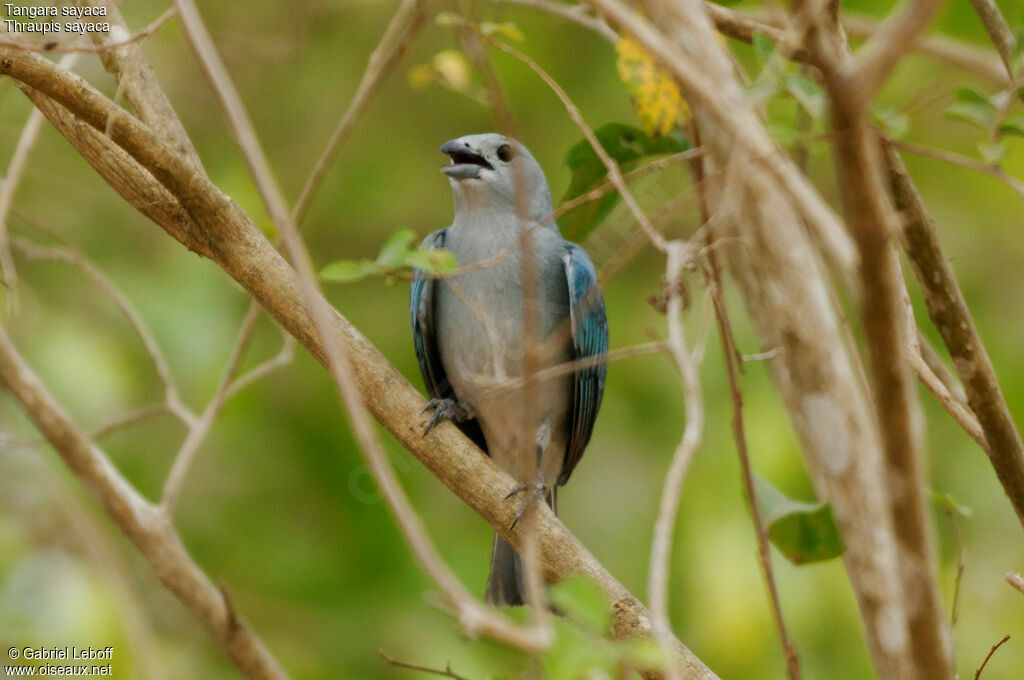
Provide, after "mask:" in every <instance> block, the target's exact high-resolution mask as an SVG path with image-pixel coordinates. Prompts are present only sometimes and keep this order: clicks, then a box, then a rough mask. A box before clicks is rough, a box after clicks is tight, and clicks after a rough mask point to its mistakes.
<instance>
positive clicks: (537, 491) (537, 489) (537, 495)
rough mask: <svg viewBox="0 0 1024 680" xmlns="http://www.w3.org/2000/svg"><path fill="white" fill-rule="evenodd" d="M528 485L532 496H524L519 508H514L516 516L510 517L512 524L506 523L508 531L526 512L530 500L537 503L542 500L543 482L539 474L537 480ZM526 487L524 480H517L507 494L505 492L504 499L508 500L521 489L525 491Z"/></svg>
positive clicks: (513, 527)
mask: <svg viewBox="0 0 1024 680" xmlns="http://www.w3.org/2000/svg"><path fill="white" fill-rule="evenodd" d="M530 486H531V487H532V490H533V497H532V498H531V497H530V496H526V497H525V498H523V502H522V503H520V505H519V509H518V510H516V516H515V517H514V518H513V519H512V524H509V525H508V530H509V531H512V530H513V529H515V528H516V524H519V520H521V519H522V518H523V515H524V514H526V508H527V507H528V506H529V505H530V501H531V500H534V501H536V502H537V503H538V504H540V503H541V502H543V501H544V483H543V481H542V480H541V478H540V475H538V476H537V481H536V482H535V483H534V484H531V485H530ZM526 489H527V484H526V483H525V482H519V483H518V484H516V485H515V486H514V487H512V490H511V491H509V492H508V494H506V496H505V500H508V499H509V498H512V497H513V496H515V495H518V494H519V493H521V492H523V491H526Z"/></svg>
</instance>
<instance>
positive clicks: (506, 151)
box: [498, 144, 512, 163]
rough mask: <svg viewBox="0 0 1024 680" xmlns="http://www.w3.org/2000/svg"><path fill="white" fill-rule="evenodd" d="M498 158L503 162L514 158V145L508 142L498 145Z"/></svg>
mask: <svg viewBox="0 0 1024 680" xmlns="http://www.w3.org/2000/svg"><path fill="white" fill-rule="evenodd" d="M498 160H499V161H501V162H502V163H508V162H509V161H510V160H512V147H511V146H510V145H508V144H502V145H501V146H499V147H498Z"/></svg>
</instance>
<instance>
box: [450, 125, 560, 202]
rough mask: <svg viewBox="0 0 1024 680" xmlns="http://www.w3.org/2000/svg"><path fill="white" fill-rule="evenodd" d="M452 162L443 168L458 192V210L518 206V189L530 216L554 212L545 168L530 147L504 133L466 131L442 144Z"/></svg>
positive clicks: (455, 191)
mask: <svg viewBox="0 0 1024 680" xmlns="http://www.w3.org/2000/svg"><path fill="white" fill-rule="evenodd" d="M441 153H444V154H448V156H449V157H450V158H451V159H452V162H451V164H449V165H445V166H443V167H442V168H441V172H443V173H444V174H446V175H448V177H449V178H450V181H451V185H452V192H453V193H454V194H455V206H456V210H457V211H459V210H463V209H466V210H498V211H506V210H511V211H513V213H514V212H515V211H516V210H517V203H516V196H517V191H521V192H523V195H524V196H525V199H526V206H527V209H528V214H529V217H530V219H532V220H535V221H540V220H542V219H544V218H545V217H548V216H549V215H550V214H551V212H552V208H551V193H550V192H549V191H548V183H547V180H546V179H544V171H543V170H541V169H540V166H539V165H537V161H536V160H534V158H533V156H532V155H531V154H530V152H529V150H527V148H526V147H525V146H523V145H522V144H520V143H519V142H517V141H516V140H514V139H511V138H509V137H505V136H504V135H499V134H497V133H488V134H482V135H466V136H465V137H459V138H458V139H453V140H451V141H448V142H445V143H444V144H443V145H442V146H441Z"/></svg>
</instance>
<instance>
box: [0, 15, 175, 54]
mask: <svg viewBox="0 0 1024 680" xmlns="http://www.w3.org/2000/svg"><path fill="white" fill-rule="evenodd" d="M173 16H174V8H173V7H168V8H167V9H166V10H165V11H164V13H163V14H161V15H160V16H159V17H157V18H156V19H155V20H154V21H153V22H152V23H150V24H149V25H148V26H146V27H145V28H144V29H142V30H141V31H139V32H137V33H134V34H132V36H131V37H129V38H126V39H124V40H118V41H117V42H109V43H103V44H100V45H61V44H60V43H58V42H56V41H52V42H48V43H46V44H43V45H33V44H32V43H25V42H21V41H17V40H0V45H2V46H4V47H13V48H15V49H18V50H25V51H27V52H54V53H58V54H64V53H67V54H102V53H103V52H110V51H112V50H116V49H117V48H119V47H124V46H126V45H131V44H132V43H136V42H139V41H140V40H145V39H146V38H148V37H149V36H151V35H153V34H154V33H156V32H157V31H159V30H160V29H161V28H163V25H164V24H166V23H167V21H168V20H169V19H170V18H171V17H173Z"/></svg>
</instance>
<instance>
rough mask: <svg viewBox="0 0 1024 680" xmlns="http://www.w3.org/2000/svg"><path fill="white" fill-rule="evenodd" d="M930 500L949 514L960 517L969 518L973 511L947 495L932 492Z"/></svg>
mask: <svg viewBox="0 0 1024 680" xmlns="http://www.w3.org/2000/svg"><path fill="white" fill-rule="evenodd" d="M932 500H934V501H935V503H936V505H938V506H939V507H940V508H942V509H943V510H944V511H945V512H947V513H949V514H952V515H960V516H961V517H970V516H971V515H973V514H974V511H972V510H971V509H970V508H969V507H967V506H966V505H962V504H961V503H960V502H959V501H957V500H956V499H955V498H953V497H952V496H950V495H949V494H948V493H939V492H937V491H932Z"/></svg>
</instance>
